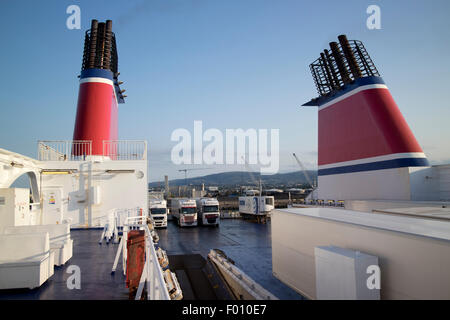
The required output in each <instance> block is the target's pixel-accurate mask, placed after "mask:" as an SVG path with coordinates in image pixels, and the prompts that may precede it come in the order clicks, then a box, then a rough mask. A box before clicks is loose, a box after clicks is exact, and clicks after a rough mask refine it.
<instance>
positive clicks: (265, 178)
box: [148, 170, 317, 187]
mask: <svg viewBox="0 0 450 320" xmlns="http://www.w3.org/2000/svg"><path fill="white" fill-rule="evenodd" d="M308 175H309V177H310V179H311V180H313V181H314V179H316V178H317V171H312V170H308ZM253 176H254V177H255V179H256V180H258V181H259V178H260V177H261V182H262V184H263V185H264V186H282V185H285V186H292V185H297V184H307V180H306V178H305V175H304V174H303V172H301V171H296V172H288V173H277V174H274V175H260V173H259V172H253ZM202 183H204V184H205V185H207V186H251V185H255V183H254V182H253V181H252V178H251V177H250V174H249V173H248V172H244V171H242V172H241V171H233V172H223V173H215V174H210V175H206V176H202V177H195V178H188V179H187V184H188V185H201V184H202ZM169 185H170V186H171V187H172V186H184V185H186V181H185V180H184V179H176V180H169ZM148 186H149V187H159V186H164V181H158V182H151V183H149V184H148Z"/></svg>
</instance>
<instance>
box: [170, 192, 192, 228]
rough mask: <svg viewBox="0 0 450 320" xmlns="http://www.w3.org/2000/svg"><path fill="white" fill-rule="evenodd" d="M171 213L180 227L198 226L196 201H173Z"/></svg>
mask: <svg viewBox="0 0 450 320" xmlns="http://www.w3.org/2000/svg"><path fill="white" fill-rule="evenodd" d="M170 212H171V214H172V216H173V218H174V219H176V220H177V223H178V225H179V226H180V227H187V226H192V227H195V226H197V205H196V202H195V200H194V199H183V198H181V199H172V201H171V207H170Z"/></svg>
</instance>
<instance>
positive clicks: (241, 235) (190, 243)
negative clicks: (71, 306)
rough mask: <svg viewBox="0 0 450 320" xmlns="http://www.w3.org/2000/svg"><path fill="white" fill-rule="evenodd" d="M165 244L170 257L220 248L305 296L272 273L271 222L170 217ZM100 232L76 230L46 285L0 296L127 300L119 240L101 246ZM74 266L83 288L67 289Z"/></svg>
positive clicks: (280, 291) (251, 271) (283, 289)
mask: <svg viewBox="0 0 450 320" xmlns="http://www.w3.org/2000/svg"><path fill="white" fill-rule="evenodd" d="M157 232H158V234H159V237H160V241H159V244H160V247H162V248H163V249H164V250H166V251H167V254H168V255H169V261H170V257H171V256H179V255H180V256H181V255H192V254H200V255H201V256H202V257H204V258H206V256H207V254H208V252H209V250H210V249H220V250H222V251H224V252H225V253H226V255H227V256H228V257H229V258H231V259H232V260H234V262H235V265H236V266H237V267H239V268H240V269H241V270H242V271H244V272H245V273H247V274H248V275H249V276H250V277H252V278H253V279H254V280H255V281H256V282H258V283H259V284H261V285H262V286H263V287H264V288H266V289H267V290H269V291H270V292H272V293H273V294H274V295H275V296H277V297H278V298H280V299H302V297H301V296H300V295H299V294H298V293H296V292H295V291H293V290H292V289H290V288H289V287H287V286H286V285H284V284H283V283H281V282H280V281H279V280H278V279H276V278H275V277H274V276H273V275H272V249H271V235H270V222H269V223H267V224H257V223H254V222H250V221H247V220H242V219H223V220H221V225H220V227H218V228H216V227H202V226H199V227H194V228H179V227H178V226H176V225H175V223H173V221H169V224H168V227H167V229H157ZM100 235H101V230H98V229H89V230H72V231H71V237H72V239H73V240H74V248H73V257H72V258H71V259H70V260H69V261H68V262H67V263H66V264H65V265H64V266H62V267H55V274H54V275H53V276H52V277H51V278H50V279H49V280H47V282H46V283H44V284H43V285H42V286H41V287H39V288H36V289H33V290H29V289H19V290H0V299H2V300H5V299H31V300H55V299H58V300H69V299H77V300H78V299H83V300H92V299H107V300H121V299H128V289H127V288H126V287H125V277H124V276H123V274H122V267H121V264H120V263H119V266H118V268H117V271H116V273H115V274H114V275H111V268H112V265H113V262H114V257H115V254H116V250H117V244H109V245H106V244H103V245H99V244H98V240H99V238H100ZM70 265H77V266H79V267H80V270H81V289H80V290H78V289H72V290H69V289H68V288H67V284H66V283H67V279H68V278H69V277H70V276H71V274H70V273H67V268H68V267H69V266H70Z"/></svg>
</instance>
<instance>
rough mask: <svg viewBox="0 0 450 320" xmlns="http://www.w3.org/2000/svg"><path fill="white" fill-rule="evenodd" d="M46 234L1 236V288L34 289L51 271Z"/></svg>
mask: <svg viewBox="0 0 450 320" xmlns="http://www.w3.org/2000/svg"><path fill="white" fill-rule="evenodd" d="M53 265H54V254H53V253H52V252H51V251H50V238H49V235H48V233H47V232H46V233H33V234H8V235H0V289H17V288H30V289H33V288H36V287H39V286H41V285H42V284H43V283H44V282H45V281H47V279H48V278H50V277H51V276H52V275H53V272H54V269H53V268H54V266H53Z"/></svg>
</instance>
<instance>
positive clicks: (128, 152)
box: [38, 140, 147, 161]
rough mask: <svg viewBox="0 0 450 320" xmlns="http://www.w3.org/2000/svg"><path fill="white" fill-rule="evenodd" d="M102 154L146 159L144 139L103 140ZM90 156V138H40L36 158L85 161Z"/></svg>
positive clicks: (118, 158) (106, 156) (127, 158)
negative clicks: (51, 139) (53, 139)
mask: <svg viewBox="0 0 450 320" xmlns="http://www.w3.org/2000/svg"><path fill="white" fill-rule="evenodd" d="M102 148H103V149H102V154H100V155H99V154H97V155H96V156H100V157H101V156H103V157H105V158H108V159H110V160H146V159H147V141H145V140H103V143H102ZM90 156H92V141H90V140H55V141H50V140H40V141H38V160H40V161H85V160H89V157H90Z"/></svg>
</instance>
